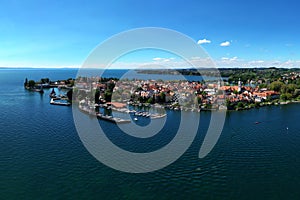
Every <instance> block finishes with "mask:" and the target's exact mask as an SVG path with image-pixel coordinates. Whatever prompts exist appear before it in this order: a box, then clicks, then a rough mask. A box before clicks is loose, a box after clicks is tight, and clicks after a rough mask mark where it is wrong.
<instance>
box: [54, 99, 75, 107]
mask: <svg viewBox="0 0 300 200" xmlns="http://www.w3.org/2000/svg"><path fill="white" fill-rule="evenodd" d="M57 100H61V99H55V98H51V100H50V104H51V105H58V106H70V105H71V103H70V102H61V101H57Z"/></svg>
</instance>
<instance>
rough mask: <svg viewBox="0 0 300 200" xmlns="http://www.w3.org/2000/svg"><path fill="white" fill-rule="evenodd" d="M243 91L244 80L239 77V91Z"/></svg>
mask: <svg viewBox="0 0 300 200" xmlns="http://www.w3.org/2000/svg"><path fill="white" fill-rule="evenodd" d="M241 91H242V81H241V79H240V78H239V82H238V92H241Z"/></svg>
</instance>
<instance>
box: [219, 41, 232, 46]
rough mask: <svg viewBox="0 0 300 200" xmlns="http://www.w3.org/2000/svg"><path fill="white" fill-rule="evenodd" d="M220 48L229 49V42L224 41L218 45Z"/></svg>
mask: <svg viewBox="0 0 300 200" xmlns="http://www.w3.org/2000/svg"><path fill="white" fill-rule="evenodd" d="M220 46H221V47H229V46H230V42H229V41H225V42H222V43H221V44H220Z"/></svg>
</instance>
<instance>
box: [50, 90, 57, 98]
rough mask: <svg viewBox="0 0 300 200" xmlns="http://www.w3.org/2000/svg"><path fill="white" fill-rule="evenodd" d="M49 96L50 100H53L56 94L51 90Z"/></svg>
mask: <svg viewBox="0 0 300 200" xmlns="http://www.w3.org/2000/svg"><path fill="white" fill-rule="evenodd" d="M49 96H50V97H51V98H55V97H56V92H55V91H54V88H52V91H51V93H50V94H49Z"/></svg>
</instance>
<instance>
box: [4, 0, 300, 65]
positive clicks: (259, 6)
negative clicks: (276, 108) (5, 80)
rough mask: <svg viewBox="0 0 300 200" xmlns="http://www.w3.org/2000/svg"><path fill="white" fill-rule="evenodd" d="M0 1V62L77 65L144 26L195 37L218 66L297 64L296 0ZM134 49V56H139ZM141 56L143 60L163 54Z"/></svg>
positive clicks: (299, 32)
mask: <svg viewBox="0 0 300 200" xmlns="http://www.w3.org/2000/svg"><path fill="white" fill-rule="evenodd" d="M0 3H1V7H0V67H78V66H80V65H81V64H82V63H83V62H84V60H85V59H86V58H87V56H88V55H89V53H90V52H91V51H92V50H93V49H94V48H95V47H96V46H97V45H98V44H100V43H101V42H103V41H104V40H106V39H108V38H109V37H111V36H113V35H114V34H117V33H119V32H122V31H126V30H129V29H133V28H140V27H149V26H151V27H163V28H169V29H173V30H176V31H179V32H181V33H183V34H186V35H187V36H189V37H191V38H192V39H193V40H195V42H198V41H199V40H200V42H199V43H200V44H199V45H201V46H202V47H203V48H204V49H205V50H206V51H207V53H208V54H209V55H210V56H211V57H212V58H213V60H214V61H215V62H216V63H217V65H218V66H220V67H223V66H224V67H239V66H240V67H247V66H250V67H251V66H252V67H253V66H258V67H260V66H278V67H299V66H300V54H299V52H300V37H299V35H300V26H299V19H300V12H299V7H300V3H298V2H297V1H296V0H294V1H292V0H285V1H271V0H269V1H267V0H265V1H264V0H260V1H258V0H253V1H242V0H228V1H223V0H219V1H217V0H205V1H204V0H199V1H196V0H194V1H189V0H185V1H169V0H166V1H156V0H152V1H138V0H136V1H130V0H124V1H121V0H119V1H114V0H110V1H89V2H88V3H87V2H86V1H43V0H41V1H31V0H25V1H21V0H19V1H17V0H12V1H1V0H0ZM201 41H202V42H201ZM174 42H176V41H174ZM222 43H223V45H221V44H222ZM138 55H139V56H136V57H135V58H134V59H136V62H139V61H141V62H145V61H144V60H142V59H141V60H139V57H140V58H141V55H140V54H138ZM148 56H149V57H148V59H149V62H151V61H153V60H154V61H157V60H158V59H157V58H163V56H166V55H165V54H164V53H163V54H160V52H157V54H155V53H152V54H151V55H148ZM155 59H156V60H155ZM165 59H168V58H165ZM128 60H132V58H131V59H128Z"/></svg>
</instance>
